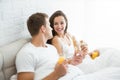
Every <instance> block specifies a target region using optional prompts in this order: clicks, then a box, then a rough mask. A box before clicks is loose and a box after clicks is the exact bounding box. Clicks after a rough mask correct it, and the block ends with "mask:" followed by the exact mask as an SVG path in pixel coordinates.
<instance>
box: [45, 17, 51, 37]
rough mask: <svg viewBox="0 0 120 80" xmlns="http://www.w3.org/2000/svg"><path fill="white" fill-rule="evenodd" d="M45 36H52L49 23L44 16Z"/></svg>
mask: <svg viewBox="0 0 120 80" xmlns="http://www.w3.org/2000/svg"><path fill="white" fill-rule="evenodd" d="M45 36H46V37H47V38H48V39H51V38H52V37H53V35H52V28H51V27H50V23H49V20H48V18H46V33H45Z"/></svg>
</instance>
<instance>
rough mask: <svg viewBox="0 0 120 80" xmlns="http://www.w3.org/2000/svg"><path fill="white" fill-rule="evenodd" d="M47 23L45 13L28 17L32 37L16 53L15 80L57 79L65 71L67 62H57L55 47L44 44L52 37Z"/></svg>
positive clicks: (57, 56)
mask: <svg viewBox="0 0 120 80" xmlns="http://www.w3.org/2000/svg"><path fill="white" fill-rule="evenodd" d="M49 25H50V24H49V20H48V16H47V15H46V14H45V13H35V14H33V15H31V16H30V17H29V19H28V21H27V26H28V30H29V32H30V34H31V36H32V39H31V41H30V42H28V43H27V44H25V45H24V46H23V48H22V49H21V50H20V52H19V53H18V54H17V57H16V68H17V80H41V79H42V80H58V79H59V78H60V77H62V76H64V75H65V74H66V73H67V69H68V65H67V62H66V61H64V62H63V63H62V64H58V63H57V62H58V59H59V55H58V53H57V50H56V48H54V47H53V46H52V45H48V44H46V42H47V40H48V39H50V38H52V32H51V31H52V29H51V27H50V26H49ZM74 60H75V59H74ZM74 60H73V61H74ZM73 61H72V62H73Z"/></svg>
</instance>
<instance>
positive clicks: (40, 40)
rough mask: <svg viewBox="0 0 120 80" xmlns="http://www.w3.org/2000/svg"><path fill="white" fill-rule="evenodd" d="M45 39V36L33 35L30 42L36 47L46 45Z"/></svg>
mask: <svg viewBox="0 0 120 80" xmlns="http://www.w3.org/2000/svg"><path fill="white" fill-rule="evenodd" d="M46 41H47V40H46V39H45V37H43V36H41V37H39V36H33V37H32V40H31V43H32V44H33V45H34V46H36V47H46Z"/></svg>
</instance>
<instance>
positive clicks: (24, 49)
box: [19, 42, 33, 53]
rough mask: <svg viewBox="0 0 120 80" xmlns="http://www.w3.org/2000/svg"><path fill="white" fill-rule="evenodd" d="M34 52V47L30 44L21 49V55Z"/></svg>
mask: <svg viewBox="0 0 120 80" xmlns="http://www.w3.org/2000/svg"><path fill="white" fill-rule="evenodd" d="M31 50H33V47H32V45H31V44H30V42H27V43H26V44H24V46H23V47H22V48H21V49H20V51H19V53H21V52H29V51H31Z"/></svg>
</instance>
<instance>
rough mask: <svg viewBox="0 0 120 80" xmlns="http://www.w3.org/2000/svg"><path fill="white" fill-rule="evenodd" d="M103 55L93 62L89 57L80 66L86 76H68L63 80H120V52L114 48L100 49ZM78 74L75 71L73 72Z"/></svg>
mask: <svg viewBox="0 0 120 80" xmlns="http://www.w3.org/2000/svg"><path fill="white" fill-rule="evenodd" d="M99 50H100V53H101V55H100V56H99V57H98V58H96V59H95V60H91V59H90V58H89V57H88V56H87V57H86V58H85V60H84V61H83V62H82V64H80V65H78V67H79V69H80V70H82V71H83V72H84V74H82V73H81V74H80V75H75V76H74V77H72V78H71V79H70V77H71V76H73V74H69V76H68V75H67V76H66V78H65V79H62V80H120V60H119V59H120V51H118V50H115V49H112V48H103V49H99ZM73 72H74V73H76V72H77V71H76V72H75V71H73Z"/></svg>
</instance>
